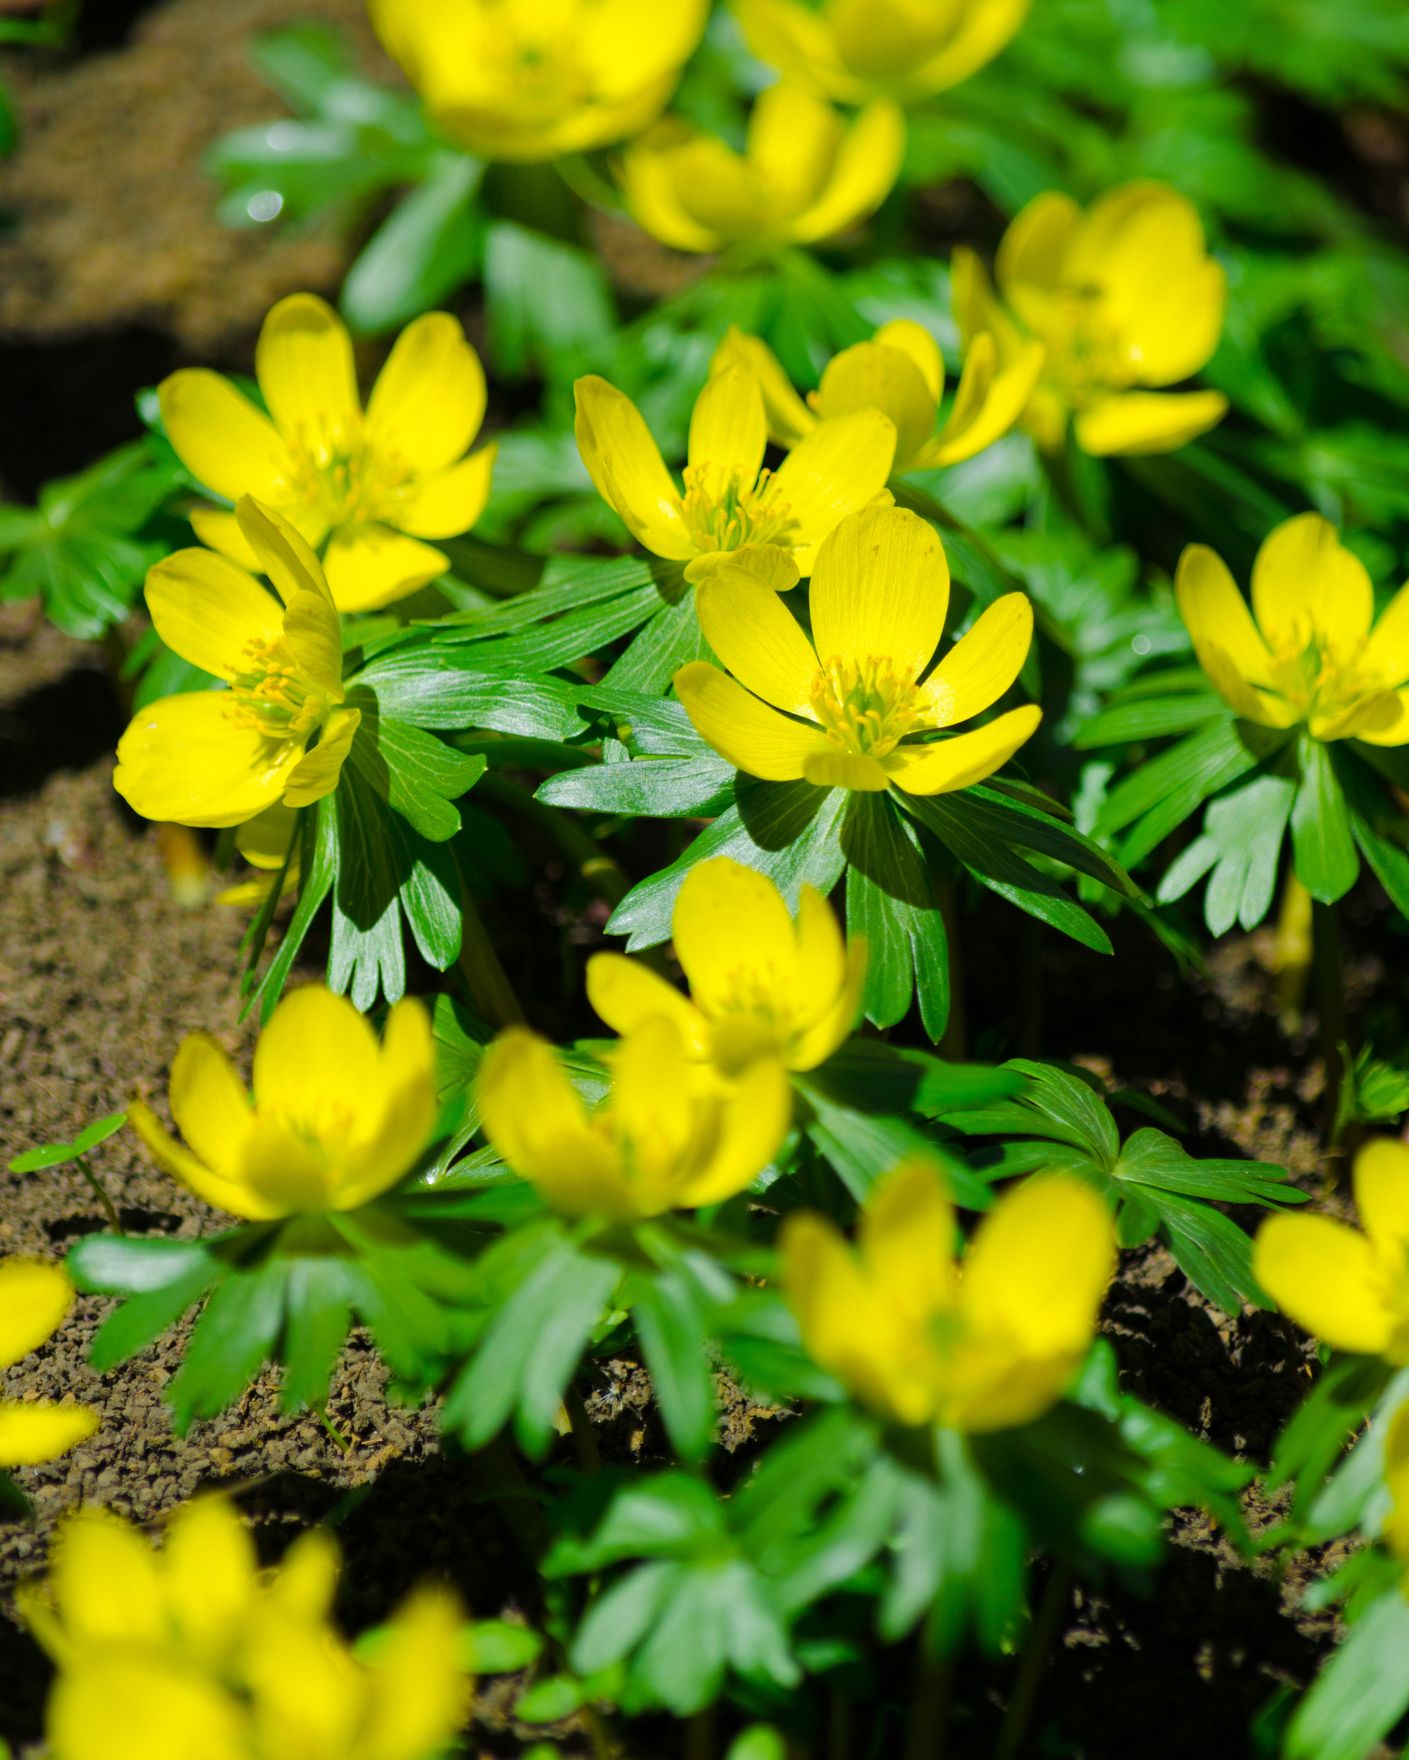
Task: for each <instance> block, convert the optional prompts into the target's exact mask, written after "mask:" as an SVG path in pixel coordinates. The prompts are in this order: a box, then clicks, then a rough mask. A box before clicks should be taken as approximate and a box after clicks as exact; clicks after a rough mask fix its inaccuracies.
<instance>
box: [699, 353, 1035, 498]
mask: <svg viewBox="0 0 1409 1760" xmlns="http://www.w3.org/2000/svg"><path fill="white" fill-rule="evenodd" d="M1044 353H1045V351H1044V349H1043V347H1042V344H1041V343H1040V342H1033V343H1028V344H1026V345H1025V346H1023V347H1021V348H1019V349H1018V350H1017V352H1016V353H1015V354H1014V356H1013V358H1012V359H1011V360H1008V361H1006V362H1000V361H999V358H998V347H997V344H996V343H995V342H994V340H993V338H992V337H991V336H989V335H987V334H984V335H980V336H975V337H973V338H972V340H971V341H970V343H969V346H968V348H967V349H966V351H965V354H964V365H963V371H962V372H961V373H960V376H959V384H958V387H957V389H956V390H955V393H954V402H953V404H952V406H951V408H950V411H949V414H948V416H947V417H946V418H945V421H944V425H943V427H941V428H940V430H939V432H938V433H936V432H935V423H936V422H937V421H938V419H939V405H940V399H941V398H942V397H943V395H944V357H943V355H941V354H940V352H939V344H938V343H937V342H936V341H935V339H934V338H933V336H931V335H930V333H929V331H928V330H926V329H925V328H924V327H923V325H920V324H916V323H913V322H912V321H911V320H910V319H909V318H897V319H896V320H895V322H894V323H890V324H883V325H882V326H881V328H880V329H879V330H877V332H876V333H875V335H874V336H873V337H872V338H871V340H870V341H869V342H857V343H854V344H853V345H852V346H851V347H850V348H846V349H843V350H842V352H841V353H840V354H838V355H834V356H833V358H832V359H831V360H830V361H829V362H828V363H827V365H826V367H825V368H824V370H823V373H822V381H821V383H820V384H819V385H818V387H817V389H816V390H815V391H810V392H808V394H807V397H806V399H805V400H804V399H803V398H801V397H799V396H798V394H797V392H796V391H794V390H793V387H792V384H791V382H790V381H789V379H788V376H787V374H786V373H785V372H784V371H783V367H782V363H781V362H780V361H779V360H778V357H777V356H776V355H775V354H774V353H773V351H772V349H771V348H769V346H768V344H767V343H766V342H763V341H761V340H760V339H759V338H758V337H757V336H746V335H745V334H744V333H743V332H742V331H741V330H738V329H732V330H730V332H729V334H728V335H727V336H726V337H725V338H724V340H723V342H721V343H720V345H719V347H718V349H717V350H716V351H715V355H714V362H713V370H714V371H715V372H719V371H722V370H723V369H724V368H726V367H730V366H736V365H737V366H742V367H745V368H747V369H748V371H749V372H751V373H752V374H753V376H754V377H755V378H756V379H757V380H758V384H759V389H760V390H761V391H762V393H763V407H764V410H765V412H766V414H767V417H768V437H769V439H770V440H772V441H773V442H774V444H775V445H778V446H785V447H786V446H796V445H797V444H798V442H799V441H800V440H802V439H804V438H805V437H806V436H807V435H808V434H811V433H813V432H814V431H815V429H816V428H817V425H818V423H819V422H823V421H830V420H834V419H835V418H836V417H838V416H844V415H852V414H854V413H855V412H856V411H857V410H863V409H878V410H880V411H881V412H882V413H883V414H884V415H886V416H889V418H890V420H891V422H892V424H893V425H894V428H895V461H894V463H893V465H892V467H891V469H892V474H893V475H895V476H903V475H904V474H905V473H906V472H907V471H923V470H933V469H935V468H936V467H938V466H940V465H950V464H958V463H960V462H961V461H962V460H963V459H966V458H973V457H974V456H975V455H976V454H977V453H980V452H982V451H983V449H984V448H985V447H986V446H991V445H992V444H993V442H994V441H995V440H1001V439H1002V437H1003V435H1004V434H1006V433H1007V432H1008V430H1009V429H1010V428H1011V427H1012V426H1013V424H1014V422H1016V421H1017V419H1018V417H1019V416H1020V415H1021V414H1022V412H1023V410H1024V409H1025V408H1026V407H1027V403H1028V400H1029V398H1030V397H1031V396H1032V389H1033V386H1034V385H1035V384H1036V383H1037V375H1038V373H1039V372H1040V371H1041V370H1042V361H1043V358H1044Z"/></svg>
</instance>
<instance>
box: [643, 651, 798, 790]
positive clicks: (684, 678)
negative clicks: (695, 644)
mask: <svg viewBox="0 0 1409 1760" xmlns="http://www.w3.org/2000/svg"><path fill="white" fill-rule="evenodd" d="M675 694H676V696H678V697H679V699H680V701H681V702H682V703H683V704H684V705H685V713H686V714H687V715H688V716H689V717H690V720H691V721H692V722H693V723H694V725H695V729H696V731H697V732H698V733H699V734H701V735H702V737H703V738H705V739H707V740H708V741H709V743H710V744H711V745H712V746H713V747H714V749H715V751H717V752H718V753H719V755H720V756H721V757H723V758H727V759H728V761H729V762H730V763H731V764H733V765H734V766H735V768H736V769H739V770H744V771H747V772H748V774H749V775H750V776H760V777H762V778H763V779H764V780H765V781H767V782H795V781H796V780H797V779H798V778H799V777H800V776H801V775H802V773H803V763H804V760H805V759H806V758H807V756H808V754H809V753H811V752H817V751H824V750H826V749H828V743H829V742H828V740H827V736H826V734H824V733H823V732H822V730H821V729H820V728H818V727H807V726H804V725H803V724H802V723H801V722H798V721H791V720H789V718H788V717H787V716H786V715H780V714H779V713H778V711H777V710H776V709H770V708H769V707H768V705H767V704H766V703H762V702H760V701H759V699H758V698H757V697H755V696H751V695H750V694H749V692H748V691H746V690H745V689H744V687H743V686H742V685H741V684H737V683H735V681H734V680H733V679H732V678H730V677H729V675H728V673H726V672H721V671H720V670H719V668H718V667H717V666H711V665H710V664H709V662H708V661H707V660H692V661H691V662H690V664H689V665H688V666H682V667H681V668H680V670H679V671H678V672H677V673H676V674H675Z"/></svg>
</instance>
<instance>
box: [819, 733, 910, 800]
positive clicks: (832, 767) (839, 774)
mask: <svg viewBox="0 0 1409 1760" xmlns="http://www.w3.org/2000/svg"><path fill="white" fill-rule="evenodd" d="M802 773H803V776H804V777H805V778H806V779H807V781H808V782H810V783H811V784H812V786H813V787H814V788H850V789H857V790H859V791H860V792H861V793H863V794H884V792H885V791H886V789H888V788H889V787H890V778H889V776H887V774H886V772H885V770H884V769H883V768H882V766H881V765H880V764H879V763H878V762H877V761H876V759H875V758H869V757H866V756H864V755H863V754H862V753H860V752H845V751H843V750H842V749H841V748H840V747H839V746H834V745H830V744H829V745H827V746H824V747H822V748H820V749H819V750H817V751H815V752H809V753H808V754H807V756H806V758H804V759H803V764H802Z"/></svg>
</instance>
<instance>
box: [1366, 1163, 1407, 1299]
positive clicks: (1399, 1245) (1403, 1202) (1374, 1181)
mask: <svg viewBox="0 0 1409 1760" xmlns="http://www.w3.org/2000/svg"><path fill="white" fill-rule="evenodd" d="M1354 1185H1355V1203H1356V1207H1357V1209H1358V1210H1359V1211H1360V1222H1361V1226H1362V1227H1363V1228H1364V1230H1365V1232H1366V1234H1367V1235H1369V1237H1370V1239H1371V1240H1372V1241H1373V1242H1374V1244H1375V1245H1376V1246H1377V1247H1379V1248H1380V1250H1381V1251H1382V1252H1384V1253H1385V1254H1386V1256H1387V1257H1389V1258H1390V1259H1393V1260H1399V1261H1401V1262H1402V1263H1403V1264H1404V1266H1405V1269H1406V1274H1409V1144H1405V1143H1401V1142H1399V1141H1397V1140H1396V1139H1395V1138H1393V1137H1376V1138H1374V1139H1373V1140H1372V1141H1370V1142H1368V1143H1366V1145H1365V1146H1364V1148H1363V1149H1361V1151H1360V1153H1359V1154H1358V1155H1357V1156H1356V1157H1355V1172H1354Z"/></svg>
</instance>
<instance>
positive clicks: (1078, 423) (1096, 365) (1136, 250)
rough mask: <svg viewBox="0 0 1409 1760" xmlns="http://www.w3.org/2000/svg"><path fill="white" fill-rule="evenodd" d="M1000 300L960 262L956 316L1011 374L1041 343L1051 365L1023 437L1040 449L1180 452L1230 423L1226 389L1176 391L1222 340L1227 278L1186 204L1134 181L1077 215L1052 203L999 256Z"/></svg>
mask: <svg viewBox="0 0 1409 1760" xmlns="http://www.w3.org/2000/svg"><path fill="white" fill-rule="evenodd" d="M996 272H997V281H998V293H997V294H996V295H995V293H994V289H993V286H992V284H991V283H990V282H989V279H988V276H987V274H986V272H985V271H984V269H983V266H982V265H981V264H980V262H979V260H978V258H977V257H976V256H975V255H974V253H973V252H972V251H970V250H965V249H960V250H956V251H955V253H954V263H953V276H954V315H955V317H956V318H957V319H958V322H959V329H960V332H961V333H962V335H963V336H964V337H965V338H966V340H967V339H972V338H975V337H977V336H979V335H980V334H982V333H984V332H988V333H990V334H991V335H992V336H993V338H994V340H995V342H996V343H997V345H998V353H999V358H1000V359H1001V360H1003V361H1004V362H1012V361H1014V360H1015V359H1016V358H1017V355H1018V351H1019V350H1020V349H1021V348H1022V347H1023V346H1024V345H1025V344H1026V343H1027V342H1028V341H1029V340H1030V339H1033V338H1035V339H1036V340H1037V341H1039V342H1041V343H1043V344H1044V345H1045V347H1046V351H1047V353H1046V361H1045V365H1044V367H1043V371H1042V375H1041V377H1040V378H1039V380H1038V383H1037V386H1036V389H1035V391H1034V393H1033V396H1032V399H1031V401H1030V402H1029V404H1028V407H1027V410H1026V412H1025V413H1024V416H1023V426H1024V427H1025V428H1027V429H1028V431H1029V432H1030V433H1031V434H1032V436H1033V438H1034V439H1035V440H1036V441H1037V443H1038V445H1039V446H1041V447H1042V448H1043V449H1044V450H1045V451H1055V450H1056V449H1057V448H1059V447H1060V446H1061V445H1062V443H1063V441H1064V440H1065V438H1066V432H1067V425H1068V422H1069V421H1070V422H1071V424H1072V428H1073V431H1074V433H1075V436H1076V441H1077V444H1078V445H1079V446H1080V447H1081V448H1082V450H1083V451H1085V452H1089V453H1094V454H1098V455H1105V454H1112V453H1114V454H1120V453H1124V454H1134V453H1151V452H1173V451H1174V450H1175V448H1176V447H1179V446H1183V445H1184V444H1185V443H1186V442H1187V441H1189V440H1192V439H1194V438H1195V436H1197V435H1199V434H1202V433H1204V432H1205V431H1206V430H1207V429H1209V428H1211V427H1213V426H1214V425H1215V423H1217V422H1220V421H1222V419H1223V417H1224V415H1225V413H1226V412H1227V408H1228V400H1227V398H1226V397H1224V396H1223V394H1222V393H1221V392H1219V391H1185V392H1171V391H1167V390H1165V389H1164V387H1166V386H1170V385H1177V384H1178V383H1179V382H1180V381H1181V380H1183V379H1187V378H1189V377H1190V376H1191V375H1192V374H1194V373H1197V372H1198V370H1199V368H1200V367H1202V366H1204V365H1205V364H1206V362H1207V361H1208V359H1209V357H1210V356H1211V355H1212V353H1213V351H1214V349H1215V348H1216V347H1217V346H1218V338H1219V334H1220V332H1221V331H1222V328H1223V308H1224V304H1225V299H1226V293H1227V286H1226V277H1225V276H1224V273H1223V270H1222V268H1221V267H1220V266H1219V265H1218V264H1217V263H1216V262H1214V260H1213V259H1212V258H1211V257H1210V256H1209V254H1208V249H1207V246H1206V245H1205V243H1204V235H1203V227H1202V226H1201V224H1200V222H1199V216H1198V213H1197V211H1196V210H1195V208H1194V207H1193V205H1192V203H1190V202H1188V201H1186V200H1185V198H1184V197H1183V196H1181V195H1179V194H1177V193H1176V192H1175V191H1174V190H1172V189H1167V188H1166V187H1165V186H1164V185H1163V184H1160V183H1150V182H1139V183H1126V184H1122V185H1120V186H1119V188H1117V189H1112V190H1108V191H1107V192H1106V194H1105V195H1103V196H1102V197H1100V199H1099V200H1098V201H1096V202H1094V203H1093V204H1092V205H1091V207H1090V208H1089V209H1088V210H1087V211H1086V212H1085V213H1083V212H1082V210H1081V209H1080V208H1079V207H1078V206H1077V204H1076V203H1075V202H1074V201H1073V200H1072V199H1071V197H1070V196H1067V195H1061V194H1058V193H1056V192H1055V191H1050V192H1048V193H1047V194H1046V195H1041V196H1038V197H1036V199H1035V200H1033V201H1031V202H1029V203H1028V205H1027V206H1026V207H1025V208H1024V209H1023V210H1022V212H1021V213H1020V214H1019V215H1018V216H1017V218H1016V219H1015V220H1014V221H1013V223H1012V225H1011V226H1010V227H1009V228H1008V230H1007V232H1006V233H1005V234H1004V236H1003V242H1002V243H1001V245H1000V246H999V247H998V262H997V271H996Z"/></svg>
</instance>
